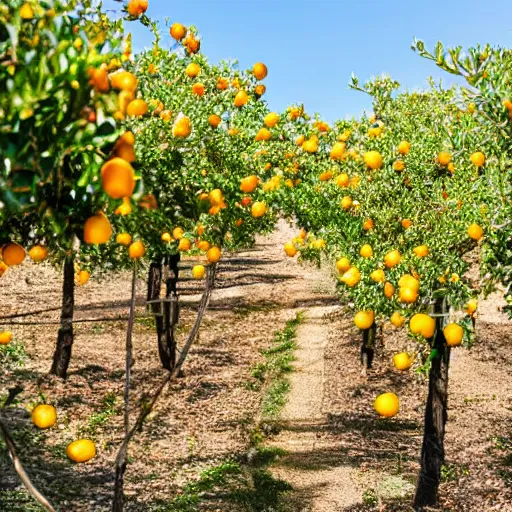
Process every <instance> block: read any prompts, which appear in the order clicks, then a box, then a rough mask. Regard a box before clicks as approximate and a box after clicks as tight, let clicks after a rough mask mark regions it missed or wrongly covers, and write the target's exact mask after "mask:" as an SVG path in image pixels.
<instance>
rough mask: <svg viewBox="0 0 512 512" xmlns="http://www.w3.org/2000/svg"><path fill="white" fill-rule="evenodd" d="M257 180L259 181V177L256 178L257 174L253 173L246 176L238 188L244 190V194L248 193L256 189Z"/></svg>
mask: <svg viewBox="0 0 512 512" xmlns="http://www.w3.org/2000/svg"><path fill="white" fill-rule="evenodd" d="M259 182H260V179H259V178H258V176H256V175H254V174H252V175H251V176H247V177H246V178H244V179H243V180H242V182H241V183H240V190H241V191H242V192H245V193H246V194H250V193H251V192H254V191H255V190H256V188H257V186H258V183H259ZM249 200H250V199H249ZM242 204H243V202H242ZM244 206H245V205H244Z"/></svg>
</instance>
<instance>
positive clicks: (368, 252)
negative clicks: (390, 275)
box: [359, 244, 373, 258]
mask: <svg viewBox="0 0 512 512" xmlns="http://www.w3.org/2000/svg"><path fill="white" fill-rule="evenodd" d="M359 254H360V255H361V256H362V257H363V258H371V257H372V256H373V249H372V248H371V246H370V245H369V244H364V245H363V246H362V247H361V250H360V251H359Z"/></svg>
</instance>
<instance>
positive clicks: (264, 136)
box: [254, 128, 272, 141]
mask: <svg viewBox="0 0 512 512" xmlns="http://www.w3.org/2000/svg"><path fill="white" fill-rule="evenodd" d="M271 137H272V134H271V133H270V132H269V130H267V128H260V129H259V130H258V133H257V134H256V136H255V137H254V140H256V141H260V140H269V139H270V138H271Z"/></svg>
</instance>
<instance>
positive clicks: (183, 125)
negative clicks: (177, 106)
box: [172, 116, 192, 139]
mask: <svg viewBox="0 0 512 512" xmlns="http://www.w3.org/2000/svg"><path fill="white" fill-rule="evenodd" d="M191 132H192V125H191V123H190V118H189V117H187V116H183V117H180V118H179V119H176V122H175V123H174V126H173V128H172V134H173V136H174V137H178V138H183V139H185V138H187V137H188V136H189V135H190V133H191Z"/></svg>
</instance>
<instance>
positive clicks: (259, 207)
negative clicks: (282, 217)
mask: <svg viewBox="0 0 512 512" xmlns="http://www.w3.org/2000/svg"><path fill="white" fill-rule="evenodd" d="M265 213H267V205H266V203H265V202H264V201H256V202H254V203H253V205H252V206H251V215H252V216H253V217H263V215H265Z"/></svg>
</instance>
